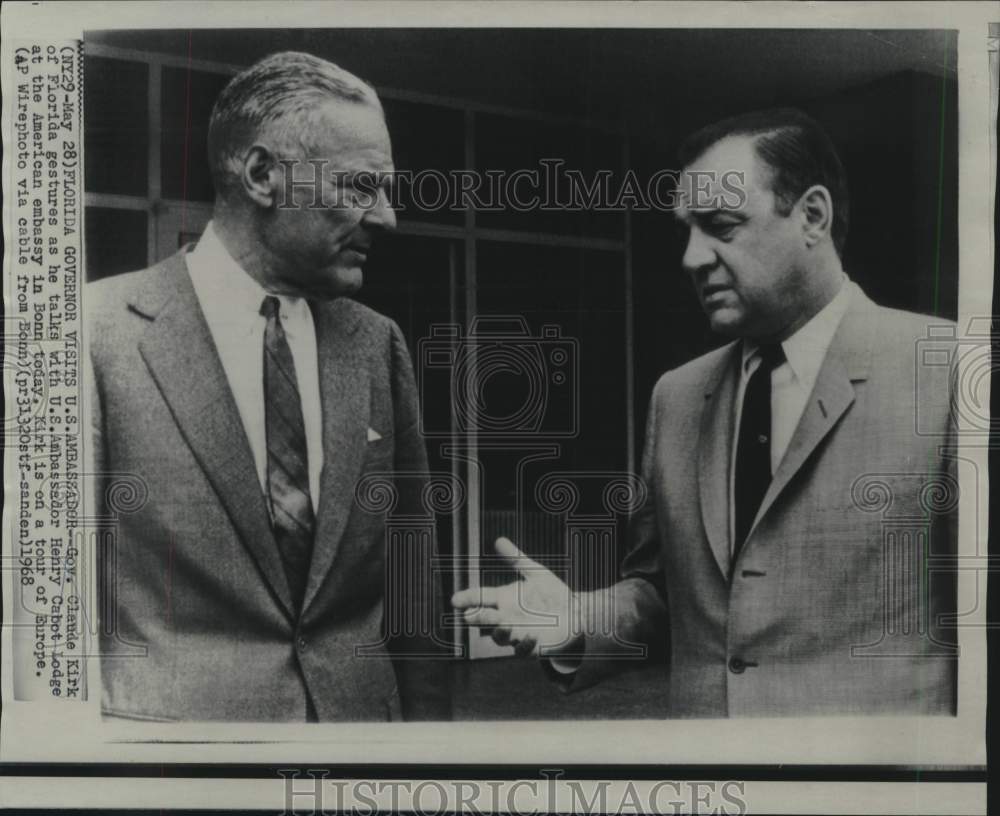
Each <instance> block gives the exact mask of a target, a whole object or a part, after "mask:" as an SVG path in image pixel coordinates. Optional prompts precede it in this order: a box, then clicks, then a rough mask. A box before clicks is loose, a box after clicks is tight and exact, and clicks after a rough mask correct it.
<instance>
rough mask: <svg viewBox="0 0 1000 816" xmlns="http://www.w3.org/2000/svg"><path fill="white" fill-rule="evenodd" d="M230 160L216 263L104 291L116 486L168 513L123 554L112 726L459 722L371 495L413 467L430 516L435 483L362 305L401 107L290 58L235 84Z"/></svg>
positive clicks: (114, 633) (155, 272)
mask: <svg viewBox="0 0 1000 816" xmlns="http://www.w3.org/2000/svg"><path fill="white" fill-rule="evenodd" d="M209 155H210V161H211V165H212V166H211V169H212V175H213V180H214V183H215V187H216V193H217V196H216V202H215V208H214V213H213V219H212V221H211V222H210V223H209V225H208V227H207V229H206V230H205V232H204V234H203V235H202V237H201V239H200V240H199V241H198V244H197V246H196V247H194V248H193V249H191V250H190V251H182V252H180V253H178V254H176V255H174V256H173V257H171V258H168V259H167V260H166V261H164V262H162V263H160V264H158V265H156V266H154V267H152V268H151V269H146V270H143V271H140V272H135V273H131V274H127V275H122V276H118V277H114V278H110V279H107V280H104V281H101V282H99V283H96V284H93V285H91V286H89V287H88V289H87V292H86V302H87V305H88V308H89V311H90V315H89V339H90V360H91V366H92V369H93V390H92V397H93V405H94V411H93V416H94V423H93V425H94V446H93V447H94V450H95V457H96V463H95V467H96V469H97V472H98V473H100V474H106V480H107V479H114V478H116V477H117V476H118V475H120V474H133V475H134V477H136V478H137V479H138V480H140V481H141V482H142V483H143V488H142V492H143V496H144V502H140V503H139V504H141V506H139V507H137V508H136V507H134V508H131V512H125V513H120V514H118V518H117V522H116V524H115V528H114V543H113V546H112V548H111V551H110V552H109V553H108V555H107V556H106V557H105V559H104V561H103V564H104V568H105V579H104V580H105V585H106V589H105V593H106V594H105V597H104V604H103V607H104V609H105V615H104V627H103V636H102V680H103V707H104V711H105V714H107V715H112V716H118V717H127V718H133V719H139V720H251V721H282V722H294V721H334V720H389V719H399V718H400V717H404V718H406V719H428V718H430V719H447V718H449V716H450V699H449V693H448V684H447V682H446V680H447V677H446V675H445V674H444V666H443V664H442V663H441V661H440V660H436V659H435V658H436V657H440V656H441V654H442V648H441V645H440V644H439V643H437V642H436V641H435V639H434V638H433V635H432V629H433V627H432V626H429V625H428V622H430V621H431V620H432V618H433V614H434V612H433V609H431V608H429V607H430V606H431V605H432V600H431V598H432V593H431V591H430V587H427V586H424V587H417V588H415V590H414V591H408V592H406V593H404V594H405V597H402V598H397V597H391V598H389V597H386V591H385V588H386V586H389V585H391V586H394V587H398V586H401V584H402V583H405V582H401V581H399V580H396V579H393V578H391V573H392V571H393V570H394V569H399V568H400V567H399V565H398V564H397V563H395V561H394V558H395V556H400V557H403V556H404V554H401V553H395V555H394V554H393V553H392V552H387V550H389V549H390V548H389V547H388V546H387V539H386V527H385V518H384V515H382V514H379V513H377V512H369V511H370V510H371V509H372V508H370V507H369V508H367V509H366V507H364V506H362V504H359V501H358V497H357V496H356V490H357V487H358V484H359V481H360V480H361V479H363V478H365V477H368V476H371V475H373V474H379V473H385V474H395V478H396V482H395V483H394V484H391V485H389V489H392V490H395V491H396V492H397V494H398V495H397V501H398V504H397V506H398V507H399V508H400V509H401V510H402V511H403V512H405V511H406V510H407V509H408V508H409V509H416V510H418V511H419V509H420V502H421V494H422V490H423V486H424V485H425V484H426V479H427V473H426V472H427V460H426V453H425V450H424V445H423V441H422V439H421V437H420V435H419V432H418V427H419V424H418V417H417V396H416V389H415V386H414V377H413V371H412V367H411V363H410V358H409V354H408V352H407V349H406V345H405V342H404V340H403V337H402V335H401V333H400V331H399V328H398V327H397V326H396V324H395V323H393V322H392V321H391V320H389V319H388V318H386V317H383V316H381V315H378V314H376V313H375V312H373V311H371V310H370V309H367V308H366V307H364V306H361V305H360V304H358V303H356V302H354V301H352V300H350V299H349V298H346V297H344V295H349V294H350V293H352V292H354V291H355V290H357V289H358V287H359V286H360V285H361V283H362V267H363V264H364V263H365V260H366V257H367V253H368V251H369V248H370V246H371V243H372V241H373V240H375V239H376V238H377V237H378V235H379V234H380V233H382V232H383V231H385V230H389V229H392V228H393V227H394V226H395V215H394V213H393V210H392V208H391V207H390V205H389V202H388V198H387V189H386V188H385V186H383V185H382V180H383V179H384V178H388V174H389V173H391V171H392V170H393V165H392V149H391V144H390V140H389V133H388V131H387V129H386V124H385V119H384V116H383V112H382V107H381V104H380V103H379V101H378V98H377V97H376V95H375V93H374V91H373V90H372V89H371V88H370V87H369V86H368V85H366V84H365V83H363V82H362V81H361V80H359V79H358V78H357V77H355V76H353V75H351V74H349V73H348V72H346V71H344V70H342V69H340V68H338V67H337V66H335V65H333V64H331V63H329V62H326V61H324V60H321V59H317V58H316V57H312V56H310V55H307V54H301V53H291V52H289V53H280V54H274V55H272V56H270V57H267V58H265V59H263V60H262V61H260V62H258V63H257V64H256V65H254V66H252V67H250V68H249V69H247V70H245V71H243V72H242V73H240V74H238V75H237V76H236V77H234V78H233V80H232V81H231V82H230V83H229V85H228V86H227V87H226V88H225V89H224V90H223V92H222V94H221V95H220V97H219V99H218V101H217V102H216V105H215V108H214V110H213V113H212V118H211V122H210V126H209ZM387 478H390V479H392V478H393V477H392V476H389V477H387ZM111 494H113V490H111V491H109V489H108V485H106V484H105V485H104V486H103V489H101V490H100V491H99V498H100V501H99V507H98V511H99V512H101V513H103V514H108V513H111V512H113V511H114V510H115V508H114V507H108V506H107V502H106V498H107V496H108V495H111ZM423 543H424V544H425V545H426V544H427V542H423ZM429 555H430V553H429V551H428V550H427V549H426V547H425V550H423V551H421V553H419V554H418V553H410V554H408V556H406V557H408V558H409V559H411V560H410V561H409V562H408V563H409V569H411V571H414V567H413V563H414V562H418V561H419V562H420V563H422V564H424V566H428V569H427V570H426V571H425V572H424V573H423V574H421V575H416V572H419V570H415V571H414V574H413V575H410V576H409V577H410V578H416V579H417V580H427V581H430V571H429V565H428V558H429ZM397 578H398V576H397ZM411 589H413V588H411ZM388 604H396V605H397V607H398V606H399V605H400V604H402V605H403V608H402V609H399V608H396V610H395V611H394V612H393V614H392V615H390V616H387V614H386V610H387V605H388ZM387 618H391V620H392V622H393V625H392V626H388V627H387V625H386V624H385V620H386V619H387Z"/></svg>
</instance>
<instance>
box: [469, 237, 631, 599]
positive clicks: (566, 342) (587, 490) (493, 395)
mask: <svg viewBox="0 0 1000 816" xmlns="http://www.w3.org/2000/svg"><path fill="white" fill-rule="evenodd" d="M623 268H624V260H623V257H622V255H621V253H613V252H603V251H594V250H581V249H566V248H559V247H548V246H544V247H540V246H527V245H522V244H514V243H495V242H486V241H483V242H480V243H479V245H478V252H477V268H476V280H477V306H478V318H477V321H478V322H477V323H476V326H475V328H476V330H477V331H478V337H477V336H476V335H470V336H469V338H467V339H466V342H467V344H468V345H469V346H470V347H471V348H475V349H476V350H477V354H478V359H476V360H475V361H474V362H470V364H469V365H466V366H464V368H463V374H462V376H461V377H456V379H457V380H458V382H457V383H456V388H458V389H461V390H462V391H464V393H466V394H467V395H468V396H467V399H466V400H465V402H464V404H460V405H459V408H460V409H463V410H465V411H467V412H468V413H470V414H475V416H474V419H475V420H476V422H475V424H476V425H477V426H478V427H480V428H486V429H488V430H489V433H480V439H481V440H483V441H486V440H487V439H488V438H490V437H492V439H493V440H494V441H497V440H499V442H500V445H499V446H496V447H492V448H491V447H490V446H489V445H485V444H481V445H480V449H479V459H480V462H481V466H482V472H483V474H484V475H483V497H484V506H483V508H482V510H481V514H480V518H481V519H482V527H481V530H480V535H481V543H482V546H483V550H484V552H485V553H487V554H489V553H490V552H492V542H493V541H494V540H495V538H496V537H497V536H498V535H507V536H510V537H512V538H513V537H515V536H521V537H522V538H523V540H522V541H520V542H519V544H520V545H521V546H522V549H524V550H525V551H526V552H528V553H529V554H530V555H532V557H534V558H537V559H539V560H541V561H543V562H550V561H552V562H554V563H558V562H559V559H563V558H565V556H566V555H567V552H568V551H567V546H568V542H567V539H566V531H567V530H568V529H569V527H568V526H567V524H568V517H567V516H566V514H565V513H559V512H554V511H553V510H552V508H551V506H546V504H545V501H544V500H543V499H542V498H540V496H541V495H542V494H543V493H544V492H545V491H544V489H543V487H544V480H545V479H546V478H547V477H550V476H553V474H571V475H570V476H569V477H568V478H569V481H571V482H572V483H573V484H574V486H575V489H578V490H579V498H578V501H577V502H576V506H575V508H574V510H573V513H575V514H576V515H578V516H582V515H590V516H593V517H595V518H596V517H602V516H603V517H604V518H605V521H606V523H605V524H604V532H603V533H601V535H600V536H599V537H598V539H599V541H598V539H588V541H591V543H594V541H598V544H594V546H593V547H590V549H588V550H587V551H586V552H583V551H582V550H581V551H574V553H571V554H570V556H571V557H570V558H569V561H568V563H569V564H571V565H572V566H571V569H572V570H574V571H575V572H573V574H572V575H569V574H567V575H564V576H563V577H565V578H566V579H567V580H572V581H573V582H574V583H575V584H576V585H577V586H579V587H581V588H582V587H590V588H592V587H594V586H597V585H601V584H602V582H604V580H605V579H607V580H612V579H613V577H614V571H615V569H616V567H617V560H618V557H619V551H618V547H617V544H616V542H617V541H620V540H621V538H620V535H619V534H620V533H621V531H622V530H623V525H624V523H625V518H624V517H623V516H621V515H620V514H615V513H610V512H609V511H608V508H607V507H606V504H605V494H604V489H605V486H606V483H607V481H608V478H609V477H608V474H610V473H621V472H624V471H625V469H626V467H627V462H628V446H629V444H630V440H629V439H628V426H627V411H628V398H627V392H626V371H627V367H628V366H629V365H630V360H629V358H628V354H627V345H626V337H625V325H626V324H625V287H624V277H623ZM466 356H467V357H471V354H470V353H469V352H466ZM458 368H459V367H458V365H457V364H456V371H458ZM469 424H473V423H472V422H471V421H470V423H469ZM546 449H549V450H546ZM594 474H597V475H596V476H595V475H594ZM601 542H603V543H601ZM589 546H590V545H588V547H589ZM595 548H596V549H595ZM563 563H564V566H565V563H566V562H563ZM510 577H511V576H509V575H507V574H505V573H503V572H495V571H491V572H490V573H489V574H484V575H482V576H481V579H482V581H483V583H484V584H487V585H489V584H496V583H503V582H505V581H507V580H509V579H510Z"/></svg>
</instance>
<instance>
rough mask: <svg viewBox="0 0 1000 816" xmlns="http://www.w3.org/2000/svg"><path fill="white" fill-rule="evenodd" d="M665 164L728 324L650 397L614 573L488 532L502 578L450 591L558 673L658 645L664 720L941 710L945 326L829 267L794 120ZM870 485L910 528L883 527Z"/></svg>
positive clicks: (735, 127)
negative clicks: (612, 579)
mask: <svg viewBox="0 0 1000 816" xmlns="http://www.w3.org/2000/svg"><path fill="white" fill-rule="evenodd" d="M681 165H682V167H683V168H684V169H685V171H687V172H685V173H684V174H683V175H682V179H683V180H682V183H681V186H680V192H681V193H682V196H681V205H680V206H679V208H678V210H677V212H676V216H677V219H678V221H679V223H680V224H681V225H682V226H683V228H684V229H685V231H686V232H687V238H686V249H685V252H684V256H683V261H682V266H683V268H684V270H685V271H686V273H687V274H688V276H689V277H690V279H691V282H692V283H693V285H694V287H695V291H696V292H697V295H698V297H699V299H700V301H701V304H702V307H703V309H704V311H705V313H706V315H707V316H708V319H709V322H710V324H711V326H712V328H713V329H714V330H715V331H717V332H718V333H720V334H723V335H725V336H727V337H730V338H733V341H732V342H730V343H729V344H727V345H725V346H723V347H721V348H719V349H717V350H715V351H712V352H709V353H708V354H705V355H703V356H701V357H699V358H697V359H695V360H692V361H691V362H689V363H687V364H686V365H683V366H681V367H680V368H678V369H676V370H674V371H670V372H668V373H666V374H664V375H663V377H662V378H661V379H660V381H659V382H658V383H657V385H656V387H655V389H654V391H653V396H652V400H651V402H650V409H649V415H648V424H647V432H646V442H645V452H644V458H643V477H644V480H645V483H646V486H647V489H648V500H647V501H646V504H645V506H644V507H643V508H642V509H641V511H640V512H639V513H638V514H637V516H636V518H635V524H634V529H633V537H632V541H631V547H630V551H629V553H628V556H627V558H626V559H625V562H624V565H623V569H622V576H621V580H620V581H619V582H618V583H617V584H615V585H614V586H612V587H610V588H608V589H606V590H603V591H601V592H598V593H590V594H588V593H571V592H569V590H568V588H567V587H566V586H565V584H563V583H562V582H561V581H560V580H559V579H558V577H557V576H555V575H554V574H552V573H550V572H548V571H547V570H545V569H544V568H542V567H541V566H539V565H538V564H535V563H534V562H532V561H530V560H529V559H527V558H526V557H525V556H524V555H523V554H522V553H521V552H520V551H519V550H518V549H517V548H516V546H515V545H514V544H513V543H512V542H510V541H508V540H505V539H502V540H501V541H499V542H498V544H497V549H498V551H499V552H500V553H501V554H503V555H506V556H507V557H508V558H509V559H511V561H512V562H513V563H514V565H515V566H516V567H518V568H519V569H520V571H521V581H520V582H517V583H515V584H511V585H508V586H507V587H501V588H495V589H484V590H482V591H480V590H465V591H462V592H459V593H457V594H456V596H455V597H454V598H453V603H454V604H455V606H456V607H458V608H460V609H464V610H465V618H466V620H467V621H468V622H469V623H470V624H471V625H477V626H484V627H491V629H492V633H493V638H494V639H495V640H496V641H497V642H499V643H504V644H513V645H514V646H515V648H516V649H517V650H518V651H519V652H521V653H525V654H530V653H533V654H538V655H541V656H542V657H543V658H544V659H545V660H546V663H545V665H546V667H547V669H548V671H549V672H550V673H551V674H552V675H553V677H554V678H556V679H557V680H558V681H559V682H560V684H561V685H563V686H564V687H566V688H570V689H572V688H579V687H582V686H584V685H586V684H587V683H588V682H592V681H593V680H594V679H595V678H597V677H598V676H600V674H601V673H602V672H603V671H606V670H607V668H608V666H609V664H613V663H614V657H615V656H616V655H625V654H626V653H627V652H628V651H629V648H630V647H631V649H632V652H631V653H633V654H634V647H635V646H636V645H638V644H664V645H666V644H667V643H668V642H669V650H670V688H669V700H670V706H671V711H672V713H673V714H674V715H675V716H688V717H690V716H699V717H725V716H773V715H804V714H862V713H875V714H888V713H897V714H952V713H954V712H955V707H956V698H955V682H956V660H955V655H956V650H955V648H954V646H953V645H952V643H953V636H952V635H953V633H950V632H948V631H946V627H945V626H944V625H943V624H944V622H945V620H946V616H947V614H948V613H949V612H953V611H954V584H955V575H954V572H953V571H952V572H950V573H949V572H947V571H939V570H935V569H934V564H935V563H936V561H935V559H936V558H937V557H938V556H947V554H948V553H949V552H952V551H953V550H954V546H955V539H954V527H953V525H952V522H953V521H954V512H955V505H956V499H957V490H956V487H957V486H956V484H955V481H954V477H953V476H952V475H951V474H950V470H951V469H952V464H951V462H950V461H949V459H948V457H947V456H946V454H945V453H944V451H945V448H944V447H942V443H943V442H945V441H946V440H947V439H948V438H949V437H950V435H951V434H952V430H953V429H952V411H951V397H950V394H951V382H950V376H949V368H948V366H939V367H928V368H923V369H922V370H918V368H919V367H918V366H917V365H916V364H915V362H916V360H917V358H916V350H917V343H918V341H919V340H921V339H923V338H926V337H927V329H928V326H930V325H932V324H934V323H937V324H940V323H942V322H943V321H941V320H939V319H936V318H928V317H923V316H920V315H915V314H909V313H905V312H900V311H896V310H893V309H887V308H883V307H881V306H877V305H876V304H875V303H873V302H872V301H871V300H870V299H869V298H868V297H867V296H866V295H865V293H864V292H863V291H862V290H861V289H860V287H859V286H858V285H857V284H856V283H854V282H852V281H851V280H850V279H849V278H848V277H847V275H846V274H845V272H844V269H843V266H842V262H841V259H842V255H843V248H844V242H845V240H846V237H847V226H848V200H847V189H846V181H845V174H844V170H843V168H842V166H841V163H840V160H839V159H838V157H837V154H836V152H835V150H834V148H833V145H832V144H831V142H830V140H829V138H828V137H827V136H826V134H825V133H824V132H823V131H822V130H821V128H820V127H819V126H818V125H817V124H816V123H815V122H814V121H813V120H811V119H810V118H809V117H807V116H805V115H804V114H802V113H800V112H797V111H794V110H778V111H764V112H758V113H752V114H747V115H743V116H739V117H735V118H733V119H729V120H726V121H723V122H720V123H718V124H715V125H711V126H709V127H707V128H705V129H704V130H702V131H699V132H698V133H696V134H694V135H693V136H692V137H691V138H690V139H689V140H688V142H687V143H686V145H685V146H684V148H683V149H682V156H681ZM694 171H697V172H694ZM734 172H736V173H738V174H740V178H741V179H742V185H741V186H742V195H740V196H738V197H737V200H736V201H734V200H733V197H732V195H731V192H732V189H733V186H732V184H731V182H732V180H733V175H732V174H733V173H734ZM918 404H919V405H920V412H921V423H922V427H923V430H924V432H923V433H918V432H917V428H916V417H917V405H918ZM883 485H884V488H885V490H886V491H888V493H889V494H891V501H892V507H893V512H894V517H895V518H909V519H911V522H913V520H915V526H914V529H913V531H912V533H913V534H912V535H911V536H910V537H909V538H907V537H906V536H904V535H903V530H902V528H900V529H899V530H898V531H897V533H898V535H897V537H896V538H892V537H891V536H887V535H886V529H887V528H886V526H885V521H886V518H885V516H883V514H882V513H881V512H877V511H878V510H879V509H880V508H879V503H878V502H872V501H871V493H870V488H871V487H872V486H883ZM881 489H882V488H881V487H878V490H881ZM876 492H878V491H876ZM931 494H933V495H935V496H936V497H937V499H938V500H937V501H934V502H928V500H927V497H928V496H929V495H931ZM881 509H882V510H885V509H886V506H884V505H883V506H882V507H881ZM900 513H901V514H902V515H899V514H900ZM608 609H610V610H612V612H611V614H612V618H613V620H614V624H615V625H614V627H613V630H612V631H601V630H600V626H599V625H598V624H597V622H596V621H597V620H598V619H599V618H600V615H599V614H594V613H595V611H596V612H598V613H606V612H607V610H608ZM540 613H548V614H549V615H551V616H552V617H551V618H549V620H555V621H557V623H556V624H553V625H548V626H546V625H545V623H544V622H545V620H546V619H545V618H543V617H540Z"/></svg>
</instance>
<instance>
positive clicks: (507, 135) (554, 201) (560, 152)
mask: <svg viewBox="0 0 1000 816" xmlns="http://www.w3.org/2000/svg"><path fill="white" fill-rule="evenodd" d="M475 131H476V168H477V169H478V170H479V171H480V172H481V173H483V174H487V177H488V174H489V173H491V172H493V173H497V174H498V176H497V177H498V178H503V179H504V184H503V191H502V200H503V202H504V204H505V209H504V210H503V211H502V212H480V213H479V214H478V215H477V217H476V223H477V224H478V225H479V226H483V227H493V228H499V229H519V230H528V231H531V232H548V233H557V234H560V235H563V234H565V235H577V236H580V237H590V238H593V237H595V236H599V237H605V238H621V237H622V235H623V232H624V211H623V210H622V209H620V208H618V209H607V208H608V207H612V206H613V205H614V203H615V199H616V198H617V193H618V191H619V189H620V187H621V185H622V183H623V177H622V173H621V165H622V138H621V136H619V135H616V134H612V133H606V132H603V131H599V130H595V129H592V128H585V127H580V126H578V125H563V124H550V123H544V122H536V121H532V120H530V119H527V118H525V119H521V118H513V117H508V116H499V115H494V114H476V125H475ZM519 172H520V175H517V176H515V175H514V174H515V173H519ZM529 173H530V174H535V175H533V176H529V175H527V174H529ZM501 174H502V175H501ZM549 179H551V181H549ZM498 188H499V184H497V185H495V187H494V188H493V189H494V190H496V189H498ZM604 188H606V191H603V190H604ZM592 193H593V194H594V196H595V197H594V199H593V201H592V202H590V196H591V194H592ZM588 202H590V203H588ZM598 206H604V207H605V210H604V211H600V210H599V209H598Z"/></svg>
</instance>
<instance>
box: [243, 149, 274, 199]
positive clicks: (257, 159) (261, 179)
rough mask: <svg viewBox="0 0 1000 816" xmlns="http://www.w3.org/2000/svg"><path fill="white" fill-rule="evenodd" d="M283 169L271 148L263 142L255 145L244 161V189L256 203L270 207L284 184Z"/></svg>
mask: <svg viewBox="0 0 1000 816" xmlns="http://www.w3.org/2000/svg"><path fill="white" fill-rule="evenodd" d="M282 169H283V168H282V166H281V165H280V164H279V163H278V161H277V159H276V158H275V156H274V154H273V153H271V151H270V150H268V149H267V148H266V147H264V146H263V145H261V144H255V145H253V147H251V148H250V149H249V150H248V151H247V154H246V159H245V160H244V162H243V174H242V176H241V181H242V183H243V191H244V192H245V193H246V194H247V196H248V197H249V198H250V200H251V201H253V202H254V203H255V204H257V205H259V206H261V207H264V208H266V209H270V208H271V207H273V206H274V205H275V202H276V201H277V199H278V189H279V187H280V185H281V184H283V178H282Z"/></svg>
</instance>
